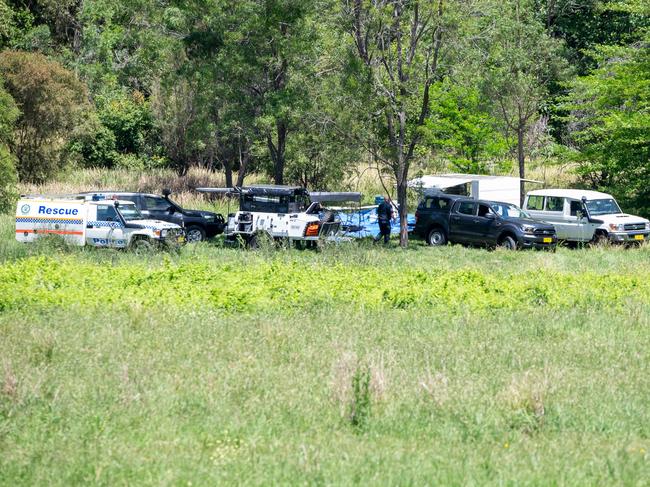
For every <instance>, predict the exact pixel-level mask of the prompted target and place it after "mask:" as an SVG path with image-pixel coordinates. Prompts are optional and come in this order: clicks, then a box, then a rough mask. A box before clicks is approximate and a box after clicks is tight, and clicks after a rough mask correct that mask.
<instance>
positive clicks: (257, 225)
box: [196, 185, 348, 247]
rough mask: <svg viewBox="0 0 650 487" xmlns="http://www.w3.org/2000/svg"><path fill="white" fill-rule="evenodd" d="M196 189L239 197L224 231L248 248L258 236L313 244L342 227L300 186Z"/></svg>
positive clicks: (330, 213)
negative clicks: (241, 241)
mask: <svg viewBox="0 0 650 487" xmlns="http://www.w3.org/2000/svg"><path fill="white" fill-rule="evenodd" d="M196 190H197V191H200V192H204V193H217V194H226V195H234V196H238V197H239V211H237V212H236V213H230V214H229V215H228V221H227V226H226V230H225V232H224V234H225V236H226V239H228V240H236V239H237V238H241V239H243V241H244V242H245V243H246V244H248V245H250V246H251V247H255V246H256V245H257V244H258V242H259V239H260V238H270V239H273V240H287V241H289V242H293V243H296V244H304V243H307V244H312V245H313V244H315V243H316V242H317V241H318V240H319V239H322V238H326V237H329V236H333V235H334V234H336V233H337V232H338V230H339V228H340V226H341V222H340V221H338V220H337V219H336V218H335V216H334V213H333V212H327V211H324V210H323V207H322V206H321V205H320V203H319V202H317V201H312V200H311V198H310V196H309V192H308V191H307V190H306V189H305V188H302V187H299V186H277V185H257V186H246V187H241V188H196ZM319 194H320V195H347V194H348V193H319ZM330 197H333V196H330Z"/></svg>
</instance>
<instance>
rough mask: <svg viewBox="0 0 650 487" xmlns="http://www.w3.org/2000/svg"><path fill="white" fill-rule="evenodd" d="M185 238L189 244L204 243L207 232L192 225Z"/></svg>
mask: <svg viewBox="0 0 650 487" xmlns="http://www.w3.org/2000/svg"><path fill="white" fill-rule="evenodd" d="M185 238H186V239H187V242H188V243H191V242H202V241H203V240H205V230H204V229H203V228H201V227H199V226H197V225H191V226H189V227H187V228H186V229H185Z"/></svg>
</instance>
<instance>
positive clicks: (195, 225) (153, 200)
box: [81, 189, 226, 242]
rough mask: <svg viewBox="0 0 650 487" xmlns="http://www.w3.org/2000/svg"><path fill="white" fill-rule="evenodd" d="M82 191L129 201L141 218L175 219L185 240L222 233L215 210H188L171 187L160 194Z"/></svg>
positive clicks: (224, 225)
mask: <svg viewBox="0 0 650 487" xmlns="http://www.w3.org/2000/svg"><path fill="white" fill-rule="evenodd" d="M81 194H83V195H95V194H96V195H102V196H103V197H104V198H106V199H120V200H127V201H132V202H133V203H135V205H136V206H137V207H138V209H139V210H140V213H142V215H143V216H144V217H145V218H151V219H154V220H162V221H166V222H170V223H176V224H177V225H180V226H181V227H184V228H185V238H186V239H187V241H188V242H200V241H201V240H205V239H206V238H212V237H214V236H216V235H219V234H222V233H223V231H224V229H225V228H226V221H225V220H224V218H223V216H222V215H220V214H219V213H214V212H211V211H204V210H188V209H185V208H183V207H181V206H180V205H179V204H178V203H176V202H175V201H173V200H171V199H170V198H169V195H170V194H171V191H169V190H167V189H166V190H164V191H163V196H160V195H157V194H149V193H132V192H129V191H91V192H87V193H81Z"/></svg>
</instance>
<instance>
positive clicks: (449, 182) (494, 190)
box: [408, 174, 541, 206]
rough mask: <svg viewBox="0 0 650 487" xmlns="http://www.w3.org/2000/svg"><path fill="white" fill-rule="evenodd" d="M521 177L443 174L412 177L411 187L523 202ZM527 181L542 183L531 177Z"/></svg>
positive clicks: (494, 199)
mask: <svg viewBox="0 0 650 487" xmlns="http://www.w3.org/2000/svg"><path fill="white" fill-rule="evenodd" d="M521 181H522V180H521V179H520V178H516V177H511V176H483V175H477V174H441V175H438V176H422V177H420V178H416V179H412V180H410V181H409V183H408V185H409V187H411V188H421V189H425V190H426V189H437V190H439V191H442V192H444V193H449V194H459V195H462V196H470V197H472V198H474V199H477V200H478V199H481V200H488V201H502V202H504V203H510V204H513V205H517V206H519V205H520V204H521ZM524 181H526V182H531V183H541V182H540V181H534V180H530V179H524Z"/></svg>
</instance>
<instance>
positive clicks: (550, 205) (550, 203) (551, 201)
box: [546, 196, 564, 211]
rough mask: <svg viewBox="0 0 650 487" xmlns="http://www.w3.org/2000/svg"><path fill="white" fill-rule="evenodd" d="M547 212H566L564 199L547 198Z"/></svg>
mask: <svg viewBox="0 0 650 487" xmlns="http://www.w3.org/2000/svg"><path fill="white" fill-rule="evenodd" d="M546 211H564V198H558V197H557V196H547V197H546Z"/></svg>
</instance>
